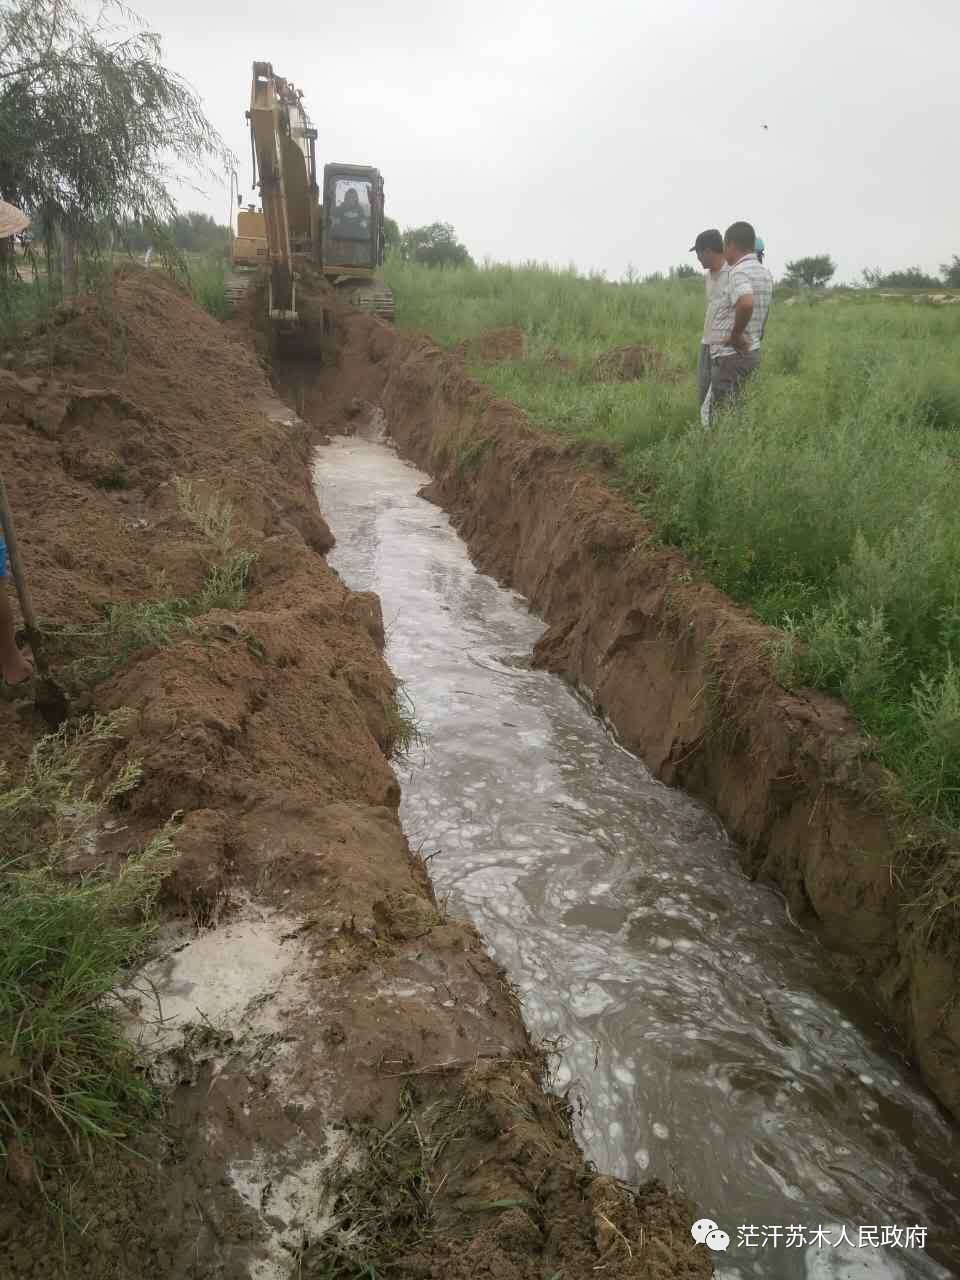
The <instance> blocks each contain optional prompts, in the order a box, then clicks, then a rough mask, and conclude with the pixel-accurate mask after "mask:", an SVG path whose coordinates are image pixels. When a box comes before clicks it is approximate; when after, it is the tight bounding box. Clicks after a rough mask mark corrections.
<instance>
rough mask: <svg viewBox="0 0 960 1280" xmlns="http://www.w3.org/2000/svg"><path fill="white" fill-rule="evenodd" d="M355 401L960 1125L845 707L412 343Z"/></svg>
mask: <svg viewBox="0 0 960 1280" xmlns="http://www.w3.org/2000/svg"><path fill="white" fill-rule="evenodd" d="M357 341H358V343H361V342H362V343H366V342H367V341H369V338H368V336H367V335H364V336H363V338H362V339H360V338H358V339H357ZM365 395H366V396H367V398H368V399H376V398H377V397H378V396H381V397H382V403H383V405H384V408H385V411H386V414H387V420H388V424H389V428H390V431H391V433H392V435H393V436H394V438H395V440H396V441H397V443H398V445H399V447H400V449H401V451H402V452H403V453H404V454H405V455H406V456H409V457H411V458H412V459H414V460H415V461H416V462H417V463H418V464H419V465H420V466H422V467H423V468H424V469H425V470H428V471H430V472H431V474H432V475H433V476H434V480H433V483H432V484H431V485H430V487H429V490H428V494H427V496H430V497H432V498H433V499H434V500H435V501H437V502H438V503H440V504H441V505H443V506H444V507H445V508H446V509H447V510H449V511H451V512H452V513H453V514H454V517H455V519H456V522H457V525H458V528H459V530H460V532H461V534H462V536H463V537H464V538H465V539H466V540H467V542H468V545H469V547H470V549H471V552H472V554H473V557H474V559H475V561H476V563H477V565H478V567H479V568H480V569H481V571H483V572H486V573H490V574H493V575H495V576H496V577H497V578H498V579H500V580H501V581H504V582H506V583H508V584H510V585H511V586H513V587H515V588H516V589H518V590H520V591H522V592H523V593H524V595H526V596H527V598H528V599H529V600H530V601H531V603H532V604H533V605H534V607H535V608H536V609H537V610H538V611H539V612H540V613H541V614H542V616H543V617H544V618H545V619H546V621H547V622H548V624H549V630H548V631H547V633H546V634H545V635H544V637H543V639H542V640H541V642H540V644H539V646H538V651H537V658H538V661H539V662H540V663H541V664H542V665H543V666H545V667H547V668H548V669H550V670H553V671H556V672H558V673H561V674H563V675H564V676H566V677H567V678H568V679H570V680H574V681H576V682H578V683H579V684H581V685H584V686H586V687H588V688H590V689H591V690H592V691H593V694H594V697H595V699H596V701H597V704H598V706H599V707H600V708H601V709H602V710H603V712H604V713H605V714H606V715H607V716H609V717H610V719H611V720H612V722H613V723H614V724H615V725H616V727H617V729H618V731H619V732H620V734H621V735H622V737H623V739H624V741H625V743H626V744H627V745H628V746H629V747H631V748H632V749H633V750H634V751H636V752H637V754H638V755H640V756H641V758H642V759H644V760H645V762H646V763H647V764H648V766H649V767H650V768H651V769H652V770H653V771H654V772H655V773H656V774H657V776H658V777H660V778H661V779H663V780H664V781H666V782H668V783H671V784H674V785H682V786H683V787H685V788H686V789H687V790H689V791H690V792H692V793H693V794H695V795H698V796H701V797H702V798H703V799H705V800H706V801H707V802H708V803H709V804H710V805H711V806H712V807H713V808H714V809H715V811H716V812H717V813H718V814H719V816H720V817H721V819H722V820H723V821H724V823H725V824H726V827H727V829H728V830H729V831H730V833H731V834H732V835H733V836H734V837H735V839H737V841H738V842H739V843H740V846H741V857H742V861H743V864H744V866H745V868H746V869H747V870H748V872H749V873H750V874H751V875H753V876H756V877H762V878H763V879H766V880H768V881H771V882H773V883H775V884H777V885H779V886H780V887H781V888H782V890H783V891H784V893H785V894H786V896H787V899H788V901H789V903H790V907H791V910H792V912H793V913H794V915H795V916H797V917H800V918H802V919H804V920H805V921H806V922H807V923H808V924H812V925H813V926H814V927H815V928H816V929H817V930H818V932H819V934H820V936H821V937H822V938H823V940H824V941H825V943H826V944H827V945H828V946H830V947H831V948H832V949H834V951H835V953H836V958H837V963H838V965H839V967H840V968H841V969H842V970H843V971H844V973H845V974H846V975H848V976H853V977H857V978H862V979H864V980H865V982H866V984H867V987H868V989H869V990H871V991H872V992H873V993H874V994H875V995H876V996H877V997H878V998H879V999H880V1000H881V1002H882V1003H883V1005H884V1007H885V1009H886V1010H887V1012H888V1014H889V1015H890V1016H891V1017H892V1019H893V1020H894V1021H895V1023H896V1025H897V1026H898V1027H899V1029H900V1031H901V1032H902V1033H903V1035H904V1037H905V1038H906V1041H907V1043H908V1045H909V1047H910V1049H911V1051H912V1053H913V1054H914V1056H915V1058H916V1061H917V1063H918V1065H919V1067H920V1068H921V1070H922V1071H923V1073H924V1075H925V1077H926V1079H927V1081H928V1083H929V1084H930V1086H931V1088H932V1089H933V1090H934V1092H935V1093H936V1094H937V1095H938V1096H939V1097H940V1098H941V1099H942V1100H943V1102H944V1103H945V1104H946V1105H947V1106H948V1107H950V1108H951V1109H952V1110H953V1111H954V1112H955V1113H956V1114H960V1007H958V1005H957V1001H956V991H957V989H958V987H960V970H958V960H957V958H956V956H953V957H951V956H948V955H945V954H942V953H941V952H939V951H938V950H936V949H934V948H933V947H932V946H931V945H930V943H929V942H928V941H927V940H926V938H925V936H924V934H923V932H922V931H921V930H920V929H919V928H918V927H917V923H916V919H915V917H914V915H913V913H912V912H911V910H910V905H909V904H910V898H911V894H910V889H909V886H908V887H907V888H906V889H902V888H901V887H900V885H899V883H898V879H897V876H896V875H895V874H894V873H893V872H892V870H891V869H892V868H894V867H897V866H899V865H900V859H899V856H898V854H897V824H896V819H895V811H894V809H893V802H892V801H891V802H886V805H885V802H884V800H883V798H882V797H883V796H884V795H889V794H890V788H891V785H892V783H893V780H892V779H891V778H890V777H889V775H887V774H886V773H884V771H882V770H881V769H880V768H879V767H878V766H877V765H876V764H875V763H873V762H872V761H871V759H870V755H869V746H868V744H867V743H866V742H865V741H864V740H863V738H862V736H861V735H860V734H859V732H858V730H857V726H856V725H855V723H854V722H853V721H852V719H851V717H850V715H849V713H848V711H847V709H846V708H845V707H844V706H843V705H842V704H841V703H839V702H837V701H835V700H834V699H831V698H828V697H825V696H822V695H820V694H818V693H815V692H812V691H810V692H808V693H806V694H805V695H804V696H800V695H794V694H790V693H787V692H786V691H784V690H783V689H782V688H781V687H779V686H778V685H777V683H776V681H775V680H774V678H773V674H772V670H771V666H770V662H769V660H768V659H767V658H766V657H765V652H766V645H767V642H768V640H769V638H770V632H769V631H768V630H767V629H766V628H765V627H763V626H762V625H760V624H759V623H758V622H756V621H755V620H754V619H753V618H752V617H751V616H750V615H749V614H748V613H746V611H744V610H743V609H741V608H739V607H737V606H735V605H734V604H733V603H732V602H731V601H730V600H729V599H728V598H727V597H725V596H724V595H722V594H721V593H720V592H719V591H717V590H716V589H715V588H714V587H712V586H711V585H710V584H708V583H706V582H704V581H702V580H698V578H697V574H696V572H695V570H694V569H693V568H692V566H691V565H690V564H689V562H687V561H686V560H685V558H684V557H683V556H682V555H681V554H680V553H679V552H677V551H675V550H672V549H668V548H664V547H662V546H658V545H657V544H656V542H655V541H654V540H653V539H652V538H651V534H652V530H651V528H650V527H649V526H648V525H647V524H646V523H645V522H644V521H643V520H642V519H641V518H640V517H639V516H638V514H637V512H636V511H635V510H634V509H633V508H631V507H630V506H629V505H628V504H627V503H626V502H625V501H624V500H623V499H622V498H621V497H619V496H618V495H616V494H615V493H614V492H613V491H612V490H611V489H610V488H609V487H608V486H607V485H606V484H605V483H604V482H603V479H602V477H601V476H600V475H598V474H597V472H596V470H595V469H594V468H596V467H599V468H600V469H601V470H602V466H603V458H602V457H587V456H586V455H585V453H584V450H583V449H582V448H581V447H579V446H577V445H570V444H565V443H564V442H563V441H561V440H558V439H557V438H556V437H553V436H550V435H546V434H543V433H541V432H538V431H535V430H533V429H532V428H531V427H530V425H529V423H528V422H527V420H526V418H525V417H524V415H523V414H522V413H521V412H520V411H519V410H518V409H517V408H516V406H514V405H512V404H510V403H509V402H506V401H502V400H497V399H496V398H495V397H494V395H493V394H492V393H491V392H490V391H488V390H487V389H485V388H483V387H481V386H480V385H479V384H477V383H476V382H474V381H472V380H471V379H469V378H468V377H466V376H465V375H464V373H463V369H462V366H461V365H460V363H459V362H458V361H456V360H452V359H450V358H449V357H446V356H444V355H443V354H442V352H440V351H439V350H438V349H437V348H436V347H435V346H434V345H433V344H432V343H431V342H429V341H428V340H425V339H423V338H420V337H415V336H399V337H397V338H396V339H395V343H394V349H393V352H392V355H391V356H390V358H389V360H387V361H386V362H385V364H383V363H382V364H381V367H380V368H379V369H378V370H371V371H370V381H369V385H368V387H367V389H366V392H365ZM467 455H469V457H470V459H471V465H470V466H469V467H467V466H464V465H463V464H462V459H463V458H464V457H465V456H467Z"/></svg>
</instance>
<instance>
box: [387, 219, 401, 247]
mask: <svg viewBox="0 0 960 1280" xmlns="http://www.w3.org/2000/svg"><path fill="white" fill-rule="evenodd" d="M399 244H400V228H399V226H398V225H397V223H396V222H395V220H394V219H393V218H387V217H384V219H383V245H384V248H385V249H386V250H387V252H388V253H390V252H392V250H394V249H396V248H398V246H399Z"/></svg>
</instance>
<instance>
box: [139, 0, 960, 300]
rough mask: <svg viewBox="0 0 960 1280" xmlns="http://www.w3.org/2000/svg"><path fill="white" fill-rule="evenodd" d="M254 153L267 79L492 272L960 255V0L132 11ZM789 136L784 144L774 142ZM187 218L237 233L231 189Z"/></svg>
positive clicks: (338, 150) (337, 156)
mask: <svg viewBox="0 0 960 1280" xmlns="http://www.w3.org/2000/svg"><path fill="white" fill-rule="evenodd" d="M133 4H134V7H135V8H136V9H137V10H138V12H140V13H141V14H142V16H143V17H144V18H145V19H146V20H147V23H148V25H149V26H150V27H152V28H154V29H156V30H157V31H159V32H160V33H161V35H162V37H163V42H164V50H165V60H166V62H167V63H168V65H170V66H171V67H172V68H173V69H175V70H177V71H179V72H180V73H181V74H182V75H184V76H185V77H186V78H187V79H188V80H189V81H190V82H191V84H193V85H194V87H195V88H196V89H197V90H198V91H199V93H200V94H201V95H202V97H203V100H204V103H205V106H206V110H207V113H208V115H209V117H210V119H211V120H212V121H213V123H214V124H215V125H216V127H217V128H218V129H219V130H220V131H221V133H222V134H223V136H224V137H225V139H226V140H227V142H228V143H229V144H230V146H232V148H233V150H234V151H235V152H236V153H237V155H238V156H239V160H240V163H239V166H238V168H239V174H240V184H241V191H242V192H243V194H244V196H245V197H247V198H250V149H249V141H248V136H247V132H246V122H245V120H244V111H245V110H246V108H247V105H248V99H249V83H250V72H251V63H252V62H253V60H254V59H263V60H265V61H270V62H272V63H273V66H274V70H275V71H276V72H277V73H278V74H280V75H283V76H286V77H287V78H288V79H290V80H292V81H293V82H294V83H295V84H296V85H297V86H298V87H299V88H301V89H302V90H303V92H304V102H305V105H306V107H307V110H308V112H309V114H310V115H311V117H312V119H313V121H314V123H315V125H316V126H317V129H318V130H319V138H318V143H317V148H318V151H317V154H318V162H320V163H321V164H323V163H327V162H329V161H338V162H348V163H356V164H373V165H377V166H378V167H379V168H380V170H381V171H382V173H383V175H384V180H385V182H386V195H387V212H388V213H389V214H390V215H391V216H392V217H394V218H396V219H397V221H398V222H399V223H400V225H401V226H402V227H403V226H417V225H420V224H422V223H426V222H433V221H437V220H440V221H444V222H451V223H453V225H454V226H455V228H456V230H457V232H458V234H459V236H460V238H461V239H462V240H463V241H464V243H465V244H466V245H467V247H468V248H469V249H470V251H471V253H472V254H473V255H474V257H475V258H477V259H478V260H482V259H483V258H485V257H488V256H489V257H491V258H495V259H498V260H510V261H520V260H523V259H529V258H536V259H539V260H546V261H550V262H553V263H559V264H566V263H569V262H574V263H576V264H577V266H578V267H579V268H580V269H581V270H589V269H591V268H596V269H600V270H605V271H606V272H607V274H608V276H609V277H610V278H611V279H616V278H619V277H621V276H622V275H623V273H624V271H625V269H626V267H627V264H628V263H633V264H635V266H636V267H637V268H639V269H640V270H641V271H642V272H648V271H653V270H656V269H665V268H667V267H669V266H670V265H671V264H674V263H678V262H693V261H694V259H693V256H692V255H691V254H689V253H688V252H687V250H688V249H689V246H690V245H691V244H692V243H693V237H694V235H695V234H696V233H697V231H699V230H701V229H702V228H703V227H708V226H719V227H721V228H722V227H724V226H725V225H727V224H728V223H729V222H732V221H734V220H735V219H738V218H745V219H747V220H748V221H751V222H753V223H754V224H755V226H756V228H757V230H758V232H759V233H760V234H761V235H763V236H764V237H765V239H766V241H767V246H768V255H769V257H768V261H769V264H770V266H771V267H772V269H773V271H774V273H775V274H779V273H780V272H781V271H782V268H783V264H784V262H785V261H786V260H787V259H788V258H792V257H796V256H801V255H805V254H811V253H830V254H832V255H833V257H834V259H835V261H836V262H837V263H838V265H839V272H838V279H843V280H852V279H854V278H856V277H858V276H859V274H860V272H861V270H862V269H863V268H864V267H869V266H875V265H880V266H883V267H884V268H894V267H903V266H910V265H914V264H917V265H919V266H921V267H923V268H925V269H927V270H929V271H931V272H936V271H937V270H938V268H939V266H940V263H941V262H945V261H948V260H949V258H950V257H951V256H952V254H953V253H960V146H958V140H957V134H958V124H960V76H958V73H957V69H956V67H957V50H958V47H960V3H958V0H914V2H913V3H904V0H806V3H798V2H797V0H764V3H759V2H757V0H753V2H751V3H747V2H746V0H723V2H722V3H721V2H720V0H699V2H698V0H584V2H583V3H573V0H549V2H548V0H510V2H509V3H508V2H506V0H445V2H444V3H439V2H436V3H434V2H432V0H366V2H365V3H363V2H360V3H358V2H357V0H349V2H348V0H339V2H338V0H309V2H305V0H301V2H300V3H294V2H293V0H268V2H267V3H257V4H244V3H238V0H229V3H228V0H133ZM763 125H767V126H768V128H767V129H764V128H763V127H762V126H763ZM183 203H184V204H185V206H189V207H196V208H201V209H203V210H204V211H205V212H208V213H211V214H214V215H215V216H216V217H217V220H218V221H221V222H223V221H225V220H226V214H227V207H228V197H227V192H226V187H224V189H223V190H222V191H218V190H217V189H216V188H215V187H213V186H212V185H211V186H210V188H209V190H208V191H207V193H206V194H205V195H204V196H187V197H185V198H184V200H183Z"/></svg>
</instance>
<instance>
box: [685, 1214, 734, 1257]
mask: <svg viewBox="0 0 960 1280" xmlns="http://www.w3.org/2000/svg"><path fill="white" fill-rule="evenodd" d="M690 1234H691V1235H692V1236H693V1238H694V1240H696V1242H697V1244H705V1245H706V1246H707V1248H708V1249H713V1250H715V1251H716V1252H719V1251H720V1250H721V1249H726V1248H727V1246H728V1245H729V1244H730V1237H729V1236H728V1235H727V1233H726V1232H725V1231H721V1230H720V1228H719V1226H718V1225H717V1224H716V1223H715V1222H714V1221H713V1219H712V1218H699V1219H698V1220H697V1221H696V1222H695V1223H694V1224H693V1226H692V1227H691V1228H690Z"/></svg>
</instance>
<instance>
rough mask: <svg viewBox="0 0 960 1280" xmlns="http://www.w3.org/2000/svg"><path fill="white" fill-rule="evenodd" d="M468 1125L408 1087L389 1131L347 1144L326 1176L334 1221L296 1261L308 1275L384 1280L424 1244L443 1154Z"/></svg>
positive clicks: (318, 1279)
mask: <svg viewBox="0 0 960 1280" xmlns="http://www.w3.org/2000/svg"><path fill="white" fill-rule="evenodd" d="M465 1127H466V1121H465V1120H464V1118H463V1116H462V1114H461V1110H460V1108H458V1107H457V1106H456V1105H454V1104H450V1103H447V1102H444V1101H438V1102H435V1103H433V1104H431V1105H429V1106H427V1107H422V1108H419V1109H418V1108H417V1107H416V1105H415V1100H414V1097H413V1094H412V1093H411V1091H410V1090H408V1089H405V1090H404V1091H403V1092H402V1094H401V1097H400V1105H399V1110H398V1115H397V1118H396V1119H395V1120H394V1121H393V1123H392V1124H391V1125H389V1126H388V1127H387V1128H386V1129H383V1130H377V1129H370V1130H368V1131H366V1132H363V1133H360V1134H358V1135H357V1136H358V1137H359V1140H360V1147H361V1150H360V1152H359V1153H358V1152H357V1151H356V1148H355V1147H352V1146H351V1145H350V1144H345V1150H344V1152H343V1153H342V1154H341V1158H340V1162H339V1165H338V1167H337V1168H336V1169H335V1170H334V1171H333V1173H332V1175H331V1176H330V1177H329V1179H328V1184H327V1188H326V1189H327V1193H328V1196H329V1200H330V1205H331V1209H332V1211H333V1223H332V1225H331V1226H330V1228H329V1229H328V1230H327V1231H326V1233H325V1234H324V1235H323V1236H322V1237H321V1238H320V1239H319V1240H316V1241H315V1242H314V1243H312V1244H311V1245H310V1246H309V1248H308V1249H307V1250H306V1252H305V1253H304V1255H303V1257H302V1258H301V1260H300V1272H299V1274H300V1275H302V1276H304V1277H305V1278H307V1277H308V1278H309V1280H384V1278H385V1277H387V1276H392V1275H396V1274H397V1264H398V1263H399V1261H400V1260H401V1259H402V1258H403V1257H404V1255H406V1254H409V1253H411V1252H413V1251H414V1250H415V1249H417V1248H419V1247H421V1246H423V1245H425V1244H426V1243H427V1242H428V1241H429V1237H430V1233H431V1230H432V1226H433V1220H434V1203H435V1199H436V1196H437V1194H438V1192H439V1190H440V1187H441V1185H442V1183H441V1180H440V1179H439V1178H437V1177H436V1176H435V1172H436V1168H437V1165H438V1163H439V1162H440V1160H441V1159H442V1157H443V1155H444V1152H445V1151H446V1150H447V1148H448V1147H449V1146H450V1144H451V1143H453V1142H455V1140H456V1138H457V1137H458V1136H459V1135H460V1134H461V1133H462V1132H463V1130H464V1129H465Z"/></svg>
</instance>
